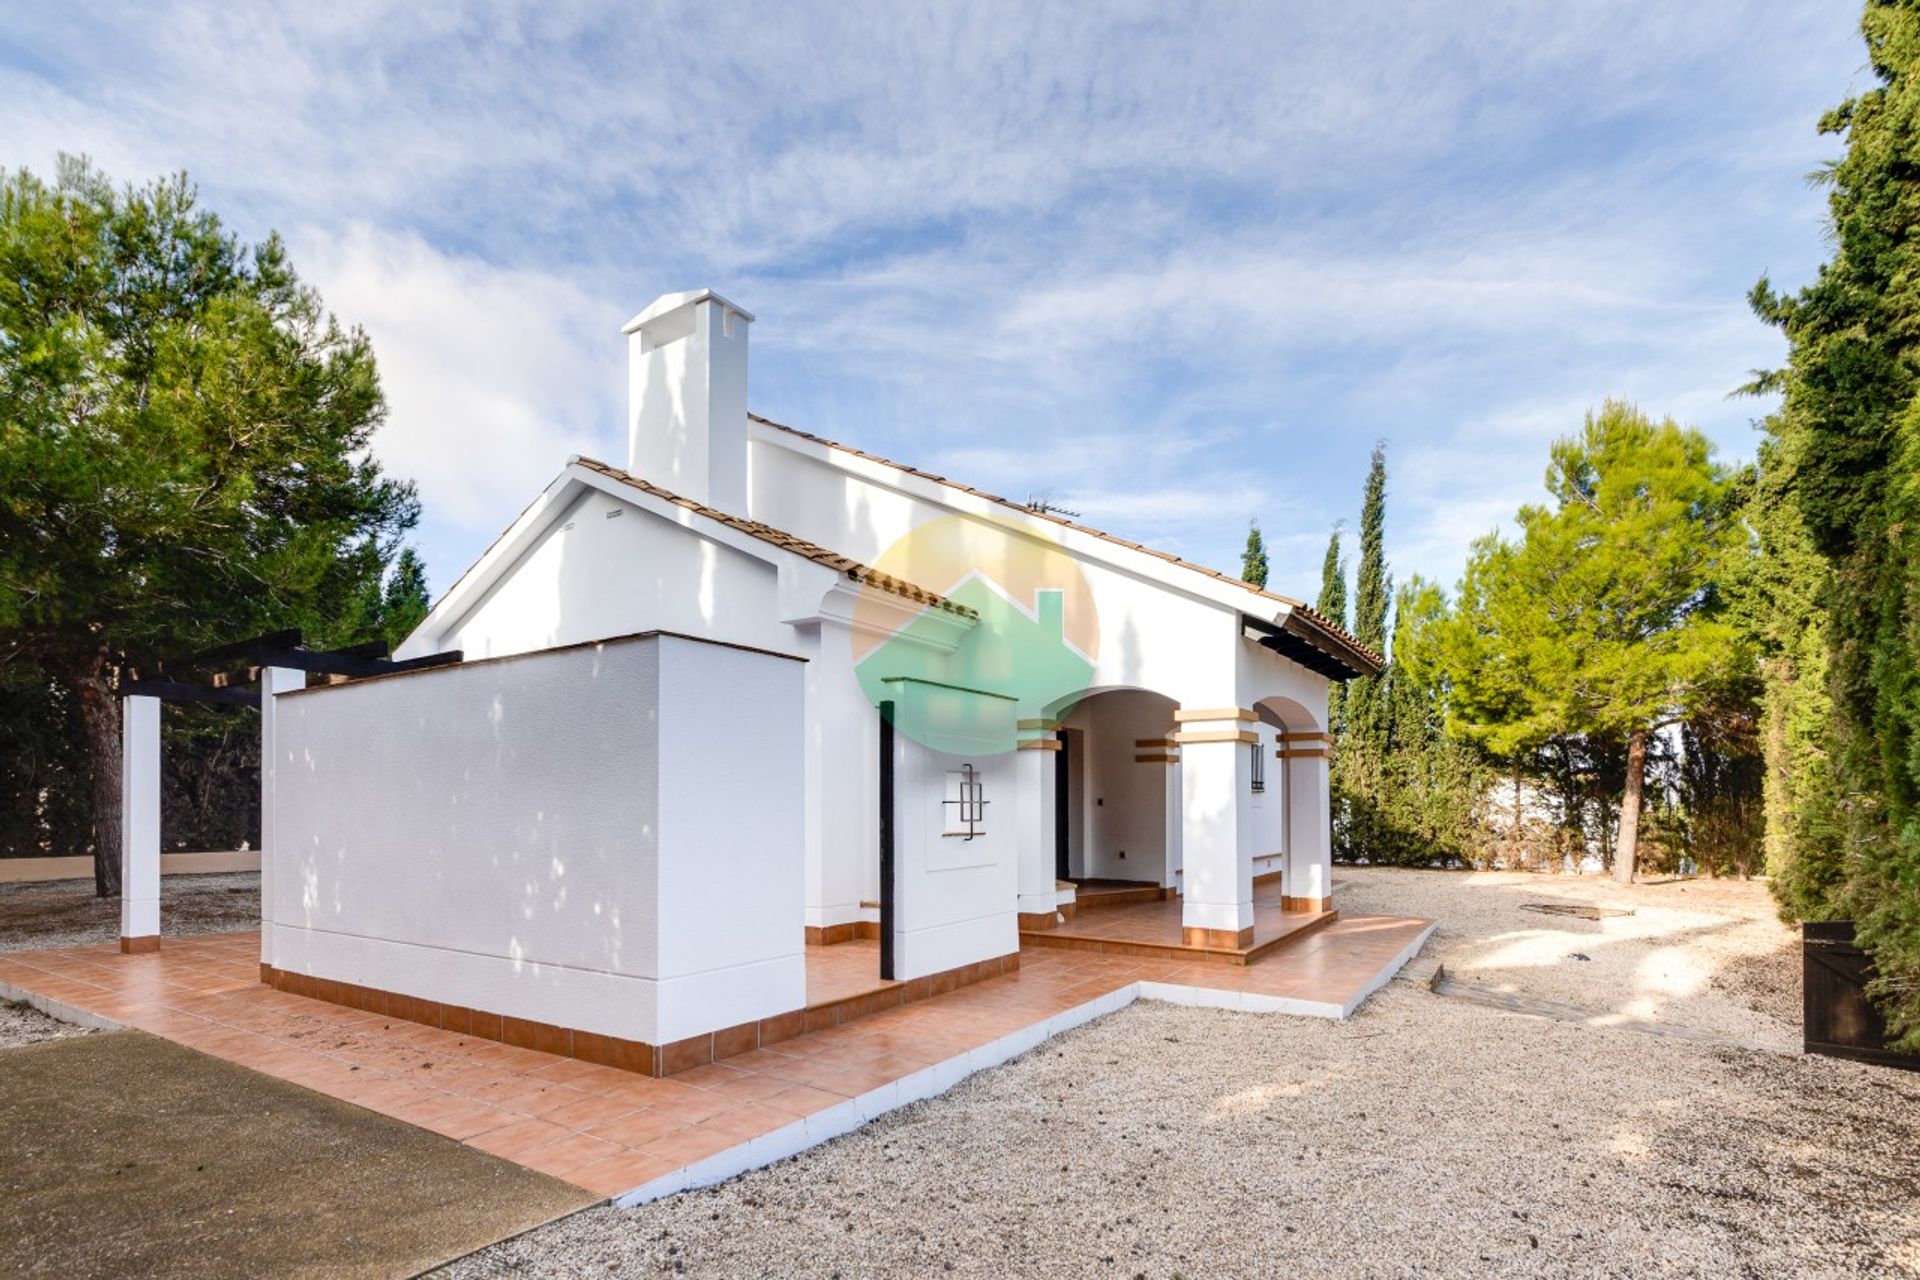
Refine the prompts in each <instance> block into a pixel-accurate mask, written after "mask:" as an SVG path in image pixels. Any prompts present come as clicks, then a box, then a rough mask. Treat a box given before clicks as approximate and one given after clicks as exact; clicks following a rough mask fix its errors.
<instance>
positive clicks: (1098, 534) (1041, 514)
mask: <svg viewBox="0 0 1920 1280" xmlns="http://www.w3.org/2000/svg"><path fill="white" fill-rule="evenodd" d="M747 416H748V417H749V418H751V419H752V420H753V421H755V422H758V423H760V424H761V425H763V426H768V427H772V428H773V429H774V430H775V431H784V432H786V433H787V434H788V435H791V436H798V437H799V438H800V439H802V440H811V441H812V442H813V443H815V444H818V445H824V446H825V447H827V448H829V449H837V450H839V451H840V452H842V453H847V454H851V455H853V456H854V457H856V458H865V459H866V460H867V461H869V462H876V463H879V464H880V465H881V466H883V467H890V468H892V469H893V470H895V471H899V472H903V473H905V474H907V475H910V476H918V477H919V478H920V479H922V480H930V481H933V482H934V483H935V484H942V485H945V486H947V487H948V488H949V489H958V490H960V491H961V492H962V493H970V494H972V495H973V496H975V497H977V498H980V499H983V500H984V501H987V502H992V503H997V504H998V505H1000V506H1003V507H1006V508H1008V509H1009V510H1012V511H1017V512H1019V513H1020V514H1021V515H1024V516H1030V517H1033V518H1035V519H1040V520H1048V521H1051V522H1053V523H1054V524H1057V525H1061V526H1063V527H1065V528H1068V529H1072V530H1075V531H1076V532H1079V533H1084V534H1087V535H1088V536H1089V537H1094V538H1099V539H1100V540H1102V541H1103V542H1111V543H1113V544H1114V545H1115V546H1120V547H1126V548H1127V549H1128V550H1130V551H1139V552H1142V553H1144V554H1146V555H1150V556H1152V557H1154V558H1155V559H1157V560H1164V561H1166V562H1167V563H1168V564H1171V565H1176V566H1178V567H1179V568H1182V569H1190V570H1192V571H1193V572H1194V573H1200V574H1205V575H1206V576H1207V577H1209V578H1213V579H1216V580H1218V581H1220V582H1224V583H1227V584H1228V585H1230V586H1234V587H1238V588H1239V589H1240V590H1242V591H1245V592H1248V593H1250V594H1252V595H1256V596H1260V597H1263V598H1264V599H1267V600H1273V601H1277V602H1278V603H1280V604H1284V605H1286V606H1287V607H1288V608H1289V609H1291V610H1292V611H1293V612H1294V614H1295V616H1297V617H1299V618H1301V619H1302V620H1303V621H1305V622H1306V623H1308V624H1309V625H1310V626H1311V627H1312V629H1313V630H1315V631H1318V632H1320V633H1321V634H1322V635H1324V636H1325V637H1326V638H1327V639H1329V640H1331V641H1333V642H1334V643H1336V644H1338V645H1339V646H1341V647H1343V648H1346V649H1349V650H1351V651H1352V652H1353V653H1354V654H1355V655H1357V656H1358V657H1360V658H1361V659H1363V660H1364V661H1366V662H1369V663H1371V664H1372V666H1373V667H1374V669H1375V670H1376V671H1379V670H1383V669H1384V668H1385V667H1386V665H1387V663H1386V659H1385V658H1384V657H1382V656H1381V655H1380V654H1378V653H1375V652H1374V651H1373V650H1372V649H1370V648H1368V647H1367V646H1366V645H1363V644H1361V643H1360V642H1359V641H1358V640H1356V639H1354V637H1353V635H1352V633H1350V632H1349V631H1347V629H1346V628H1345V627H1342V626H1341V625H1340V624H1339V623H1337V622H1335V621H1334V620H1333V619H1331V618H1329V617H1327V616H1326V615H1325V614H1324V613H1321V612H1320V611H1319V610H1318V609H1315V608H1314V607H1313V606H1312V605H1310V604H1308V603H1307V602H1306V601H1304V600H1295V599H1294V598H1293V597H1291V596H1283V595H1281V594H1279V593H1278V592H1274V591H1268V590H1267V589H1266V588H1264V587H1256V586H1254V585H1253V584H1252V583H1251V582H1246V581H1244V580H1242V579H1240V578H1236V577H1233V576H1232V575H1231V574H1226V573H1222V572H1220V571H1219V570H1218V569H1209V568H1208V567H1207V566H1206V565H1203V564H1195V563H1193V561H1191V560H1182V559H1181V558H1180V557H1179V556H1176V555H1174V554H1173V553H1172V552H1168V551H1161V550H1159V549H1157V548H1155V547H1149V546H1147V545H1146V544H1145V543H1141V542H1132V541H1129V540H1128V539H1126V538H1121V537H1117V536H1115V535H1114V534H1111V533H1108V532H1106V531H1105V530H1103V529H1095V528H1093V527H1092V526H1091V525H1084V524H1080V523H1078V522H1077V521H1073V520H1069V519H1067V518H1066V517H1065V516H1061V515H1056V514H1055V513H1054V512H1051V511H1035V510H1034V509H1033V508H1032V507H1029V506H1026V505H1024V504H1022V503H1018V502H1014V501H1012V500H1010V499H1008V498H1003V497H1001V496H1000V495H998V494H995V493H988V492H987V491H986V490H984V489H976V488H974V487H973V486H972V485H970V484H962V483H961V482H960V481H958V480H949V479H948V478H947V477H945V476H941V475H935V474H934V473H933V472H931V471H922V470H920V469H919V468H918V467H910V466H908V465H907V464H905V463H904V462H895V461H894V460H893V459H891V458H883V457H881V456H880V455H879V454H877V453H868V452H867V451H866V450H864V449H856V448H854V447H853V446H852V445H850V444H841V443H840V442H839V441H837V440H829V439H827V438H826V437H825V436H817V435H814V434H813V433H812V432H810V431H802V430H800V429H799V428H798V427H789V426H787V425H786V424H785V423H781V422H775V421H773V419H771V418H765V417H762V416H761V415H759V414H757V413H749V414H748V415H747Z"/></svg>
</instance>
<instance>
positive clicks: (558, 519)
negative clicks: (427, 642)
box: [433, 489, 792, 660]
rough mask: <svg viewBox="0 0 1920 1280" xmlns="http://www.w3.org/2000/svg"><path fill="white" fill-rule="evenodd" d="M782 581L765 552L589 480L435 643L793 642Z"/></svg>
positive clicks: (438, 646) (490, 647)
mask: <svg viewBox="0 0 1920 1280" xmlns="http://www.w3.org/2000/svg"><path fill="white" fill-rule="evenodd" d="M777 589H778V583H777V571H776V569H775V567H774V566H773V565H772V564H770V563H768V562H767V561H766V560H764V559H758V558H755V557H753V556H750V555H748V554H746V553H745V552H742V551H740V550H737V549H735V548H733V547H730V546H726V545H724V544H723V543H721V542H718V541H716V540H714V539H712V538H707V537H702V536H701V535H700V534H699V533H697V532H694V531H693V530H690V529H687V528H685V527H683V526H681V525H679V524H675V523H673V522H671V521H668V520H665V519H663V518H661V517H660V516H658V515H655V514H654V513H653V512H651V511H648V510H646V509H645V508H644V507H642V506H639V505H637V504H636V503H633V502H627V501H623V500H622V499H620V498H618V497H616V496H614V495H611V494H608V493H603V492H601V491H599V490H597V489H588V490H586V491H585V492H582V493H580V494H578V495H577V496H575V497H574V498H572V499H571V500H570V501H569V502H567V504H566V505H565V506H564V507H563V508H562V510H561V511H560V512H559V513H557V514H556V515H555V516H554V517H553V519H552V521H551V522H550V523H549V524H548V525H547V526H546V528H545V529H544V530H543V531H542V532H541V533H540V535H539V536H538V538H537V539H536V540H535V541H534V543H533V545H532V546H531V547H530V548H528V549H527V550H526V551H525V552H524V553H523V554H522V555H521V557H520V559H519V560H518V561H517V562H516V563H515V564H514V565H513V567H512V570H511V572H510V573H507V574H505V575H504V576H503V577H502V578H501V580H500V581H498V582H496V583H495V584H494V585H493V587H492V589H491V590H489V591H488V592H487V593H486V594H485V595H484V596H483V597H482V598H481V599H480V600H479V601H478V602H476V603H475V604H473V605H472V606H471V607H470V608H468V609H467V611H466V612H465V614H464V615H463V616H462V617H460V618H458V619H455V620H453V621H452V622H451V625H450V626H449V627H448V628H447V629H446V630H445V631H443V632H442V633H441V634H440V635H439V636H438V637H436V639H435V641H434V644H433V649H434V650H446V649H459V650H461V651H462V652H463V653H464V654H465V655H466V657H467V658H468V660H472V659H474V658H490V657H496V656H499V655H502V654H509V653H526V652H529V651H531V650H534V649H547V648H552V647H554V646H556V645H564V644H574V643H577V642H579V641H582V640H601V639H605V638H607V637H609V636H618V635H631V634H633V633H634V632H638V631H650V630H664V631H680V632H684V633H686V634H688V635H700V636H709V637H712V638H713V639H716V640H727V641H731V642H733V643H736V644H747V645H755V646H758V647H761V648H771V649H781V650H786V649H790V648H791V647H792V634H791V628H789V627H786V626H783V625H782V624H781V623H780V622H779V609H778V607H777Z"/></svg>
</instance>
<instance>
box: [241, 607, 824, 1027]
mask: <svg viewBox="0 0 1920 1280" xmlns="http://www.w3.org/2000/svg"><path fill="white" fill-rule="evenodd" d="M277 712H278V717H277V724H276V729H277V737H278V744H277V745H278V758H277V760H276V768H275V770H274V773H273V777H274V786H275V792H276V794H275V797H274V800H275V803H274V805H273V806H272V808H271V811H272V813H273V815H274V830H273V832H272V833H271V834H270V836H269V837H268V839H267V840H266V841H265V842H264V843H265V844H266V848H267V851H268V852H267V857H268V858H269V859H270V860H272V861H273V863H274V866H273V869H272V870H273V874H272V875H271V876H270V877H268V878H267V879H268V882H269V883H270V884H271V892H270V897H269V899H268V900H267V901H266V902H265V903H263V914H264V915H265V927H266V928H267V929H268V930H269V931H270V932H271V934H272V946H273V952H272V954H273V955H274V957H275V960H274V963H275V965H276V966H277V967H279V968H281V969H284V970H288V971H291V972H295V973H304V974H309V975H312V976H316V977H323V978H331V979H335V980H337V981H342V982H351V983H356V984H359V985H362V986H367V987H373V988H376V989H379V990H384V991H394V992H399V993H401V994H405V995H412V996H418V997H422V998H424V999H429V1000H437V1001H441V1002H443V1003H448V1004H455V1005H462V1006H466V1007H470V1008H475V1009H481V1010H485V1011H488V1012H492V1013H499V1014H504V1015H507V1016H510V1017H518V1018H526V1019H531V1020H535V1021H539V1022H545V1023H550V1024H553V1025H558V1026H565V1027H570V1028H573V1029H576V1030H586V1031H594V1032H600V1033H602V1034H607V1035H614V1036H620V1037H623V1038H626V1039H633V1040H644V1041H648V1042H650V1043H655V1044H659V1043H665V1042H669V1041H673V1040H678V1039H683V1038H685V1037H688V1036H691V1035H696V1034H699V1033H701V1032H703V1031H710V1030H715V1029H718V1028H722V1027H730V1026H734V1025H737V1024H739V1023H742V1022H747V1021H751V1020H753V1019H756V1018H762V1017H767V1016H770V1015H773V1014H778V1013H784V1012H787V1011H789V1010H793V1009H798V1008H801V1007H802V1006H804V1005H805V1003H806V971H805V959H804V951H803V937H804V935H803V930H802V897H803V883H802V876H803V866H804V860H803V846H802V832H803V828H804V822H803V809H804V797H803V792H802V759H803V754H804V753H803V750H802V728H803V717H804V713H805V709H804V686H803V666H802V664H801V663H800V662H797V661H795V660H793V659H791V658H788V657H785V656H782V655H778V654H772V653H767V652H763V651H758V650H750V649H743V648H738V647H733V646H729V645H721V644H714V643H710V642H705V641H699V640H694V639H691V638H687V637H681V636H675V635H671V634H663V633H649V634H646V635H642V636H635V637H628V638H623V639H618V640H610V641H605V642H599V643H592V644H584V645H578V646H573V647H570V648H565V649H555V650H546V651H541V652H536V653H529V654H525V655H522V656H519V657H515V658H511V659H503V660H497V661H490V662H477V663H468V664H465V665H462V666H454V667H447V668H442V669H437V670H432V671H426V672H419V673H414V674H407V675H396V676H391V677H385V678H381V679H375V680H367V681H360V682H355V683H352V684H347V685H339V686H333V687H325V686H322V687H317V688H314V689H308V690H305V691H301V692H296V693H289V694H285V695H282V696H281V697H280V698H279V699H277Z"/></svg>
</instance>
